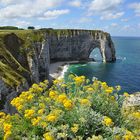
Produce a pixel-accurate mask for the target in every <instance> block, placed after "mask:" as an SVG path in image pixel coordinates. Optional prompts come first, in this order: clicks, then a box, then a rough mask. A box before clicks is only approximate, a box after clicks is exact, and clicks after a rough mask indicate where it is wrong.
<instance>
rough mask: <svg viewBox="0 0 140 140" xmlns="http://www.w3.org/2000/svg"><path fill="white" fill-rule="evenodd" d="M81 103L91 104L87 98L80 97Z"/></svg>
mask: <svg viewBox="0 0 140 140" xmlns="http://www.w3.org/2000/svg"><path fill="white" fill-rule="evenodd" d="M80 103H81V105H89V106H90V105H91V102H90V101H89V100H88V99H81V100H80Z"/></svg>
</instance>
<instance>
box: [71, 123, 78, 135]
mask: <svg viewBox="0 0 140 140" xmlns="http://www.w3.org/2000/svg"><path fill="white" fill-rule="evenodd" d="M78 129H79V125H78V124H73V126H72V127H71V131H72V132H73V133H76V132H77V131H78Z"/></svg>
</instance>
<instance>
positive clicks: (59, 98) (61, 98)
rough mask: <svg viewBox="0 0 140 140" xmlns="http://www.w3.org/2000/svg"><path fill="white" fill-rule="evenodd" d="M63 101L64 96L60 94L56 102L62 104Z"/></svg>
mask: <svg viewBox="0 0 140 140" xmlns="http://www.w3.org/2000/svg"><path fill="white" fill-rule="evenodd" d="M65 99H67V96H66V94H61V95H59V96H58V99H57V100H58V101H59V102H63V101H64V100H65Z"/></svg>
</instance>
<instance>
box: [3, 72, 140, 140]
mask: <svg viewBox="0 0 140 140" xmlns="http://www.w3.org/2000/svg"><path fill="white" fill-rule="evenodd" d="M68 79H69V80H68V82H66V83H65V82H64V80H63V79H59V80H58V79H57V80H54V82H53V86H52V87H51V88H50V89H48V81H44V82H41V83H40V84H38V85H37V84H33V85H32V87H31V88H30V89H29V91H26V92H25V91H24V92H22V93H21V95H20V96H19V97H16V98H14V99H13V100H12V102H11V104H12V105H13V106H15V107H16V109H17V111H18V113H16V114H13V115H6V114H5V113H3V112H1V113H0V118H1V119H0V125H1V126H2V127H0V137H4V139H9V140H10V139H22V138H23V137H24V138H28V139H32V138H35V139H36V140H41V139H43V138H44V139H45V140H54V139H57V140H63V139H64V140H73V139H75V140H82V139H84V140H85V139H87V140H103V139H105V140H139V134H138V129H139V128H138V127H137V126H140V124H139V125H138V124H137V126H136V124H135V123H134V122H135V121H137V120H138V119H139V118H140V117H139V115H140V113H139V112H135V114H133V115H134V116H135V117H133V119H131V121H129V118H128V117H126V116H125V115H124V114H123V113H122V112H123V111H122V103H123V100H124V99H125V98H127V97H125V96H124V95H119V94H118V91H119V90H120V87H119V86H117V87H114V88H113V87H109V86H108V85H107V83H105V82H100V81H97V80H95V81H94V82H93V83H92V84H89V80H87V79H86V78H85V77H84V76H79V77H74V76H73V75H70V76H69V78H68ZM125 95H126V94H125ZM127 96H129V95H128V94H127ZM128 122H129V126H128V127H127V124H128ZM137 122H138V123H139V121H137ZM130 124H131V125H130ZM130 126H131V127H130Z"/></svg>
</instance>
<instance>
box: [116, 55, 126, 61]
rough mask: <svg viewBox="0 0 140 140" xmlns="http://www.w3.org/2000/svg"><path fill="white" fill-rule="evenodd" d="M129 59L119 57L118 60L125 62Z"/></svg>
mask: <svg viewBox="0 0 140 140" xmlns="http://www.w3.org/2000/svg"><path fill="white" fill-rule="evenodd" d="M126 59H127V58H126V57H122V56H118V57H117V60H121V61H125V60H126Z"/></svg>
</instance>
